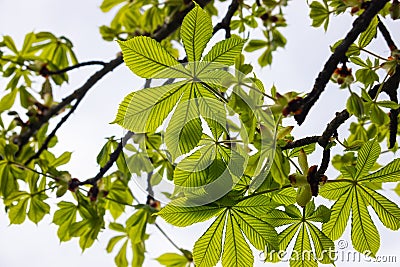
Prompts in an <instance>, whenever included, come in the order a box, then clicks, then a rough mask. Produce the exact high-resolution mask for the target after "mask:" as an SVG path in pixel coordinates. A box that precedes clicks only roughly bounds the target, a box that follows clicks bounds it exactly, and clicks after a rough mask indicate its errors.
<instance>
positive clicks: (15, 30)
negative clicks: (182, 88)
mask: <svg viewBox="0 0 400 267" xmlns="http://www.w3.org/2000/svg"><path fill="white" fill-rule="evenodd" d="M305 2H306V1H299V0H296V1H291V3H290V5H289V8H287V9H286V11H285V12H286V13H287V17H286V18H287V21H288V24H289V26H288V27H287V28H286V29H285V30H284V31H283V32H284V34H285V36H286V37H287V38H288V45H287V47H286V49H285V50H280V52H278V53H275V54H274V64H273V65H272V68H270V67H266V68H264V69H262V70H260V69H257V74H258V76H259V77H260V78H261V79H262V80H263V81H264V82H265V86H266V88H269V87H270V86H271V85H272V84H275V85H276V86H277V88H278V90H282V91H287V90H299V91H303V92H308V91H309V90H310V88H311V87H312V85H313V82H314V79H315V77H316V75H317V73H318V72H319V71H320V70H321V68H322V66H323V64H324V62H325V60H326V59H327V58H328V56H329V53H330V51H329V45H331V44H333V43H334V42H335V41H336V40H338V39H340V38H342V37H343V36H344V34H345V32H346V31H347V30H348V29H349V27H350V25H351V22H352V18H351V17H350V16H348V15H345V16H341V17H340V18H339V19H336V20H334V21H333V22H334V23H332V24H331V25H330V27H329V29H328V32H327V33H324V32H323V30H322V29H313V28H311V27H309V25H310V23H311V22H310V20H309V18H308V12H309V11H308V8H307V6H306V4H305ZM100 4H101V1H100V0H97V1H78V0H70V1H54V0H53V1H51V0H36V1H29V0H25V1H24V0H0V33H1V34H8V35H11V36H12V37H13V38H14V40H16V43H17V45H18V46H21V44H22V40H23V37H24V35H25V34H26V33H28V32H30V31H32V30H34V31H50V32H52V33H54V34H55V35H58V36H59V35H65V36H66V37H68V38H69V39H70V40H72V42H73V43H74V46H75V52H76V54H77V56H78V59H79V60H80V61H87V60H104V61H108V60H110V59H112V58H114V57H115V54H116V53H117V52H118V51H119V50H118V46H117V44H116V43H114V42H111V43H110V42H104V41H102V39H101V36H100V34H99V33H98V26H100V25H103V24H108V22H109V21H110V19H111V18H112V15H111V14H103V13H102V12H101V11H100V9H99V8H98V7H99V6H100ZM221 13H223V12H221ZM332 25H334V27H335V28H332ZM397 29H398V28H397ZM397 43H398V44H400V40H398V39H397ZM375 48H376V51H377V52H378V53H379V54H381V55H384V56H387V54H388V49H387V47H386V46H384V45H379V44H378V45H377V46H375ZM258 55H259V54H258ZM249 59H250V61H251V62H253V63H255V64H256V62H257V57H255V56H253V57H250V58H249ZM95 69H96V67H86V68H82V69H79V70H75V71H73V72H71V73H70V77H71V78H70V84H69V85H63V86H62V87H61V88H55V91H56V94H57V95H59V96H62V95H66V94H69V93H70V92H71V91H72V90H74V89H76V88H78V87H79V86H80V85H81V84H82V83H83V82H84V81H85V79H86V78H87V77H88V75H90V74H91V73H93V72H94V71H95ZM142 84H143V81H141V80H139V79H136V78H135V77H134V75H133V74H131V72H130V71H129V70H128V69H127V68H125V67H124V66H120V67H119V68H118V69H116V70H115V71H114V72H113V73H111V74H109V75H107V76H106V77H105V78H104V79H102V80H101V81H100V82H99V83H98V84H97V85H96V86H94V88H93V89H92V90H90V92H89V93H88V95H87V96H86V97H85V99H84V101H83V102H82V103H81V105H80V106H79V108H78V110H77V111H76V112H75V113H74V115H73V116H72V117H71V118H70V120H69V121H68V122H67V123H66V124H65V125H64V126H63V128H62V129H61V130H60V131H59V132H58V137H59V144H58V148H57V149H56V150H55V151H56V152H58V153H60V152H62V151H64V150H69V151H73V152H74V153H73V157H72V160H71V162H70V163H69V164H68V165H66V167H65V168H66V169H68V170H70V171H71V172H72V174H73V176H74V177H78V178H82V179H83V178H88V177H91V176H93V175H95V174H96V173H97V171H98V166H97V164H96V160H95V159H96V155H97V153H98V151H99V149H100V148H101V146H102V145H103V144H104V141H105V139H104V138H105V137H109V136H112V135H115V136H117V137H120V136H121V135H122V134H123V131H122V129H121V128H120V127H118V126H115V125H110V124H109V122H111V121H112V120H113V119H114V116H115V113H116V111H117V107H118V104H119V103H120V101H121V100H122V99H123V97H124V96H125V95H126V94H128V93H129V92H130V91H132V90H137V89H140V87H141V86H142ZM39 86H40V85H38V87H39ZM347 96H348V92H347V91H345V90H339V89H337V87H336V86H332V85H330V86H328V88H327V90H326V91H325V92H324V93H323V94H322V96H321V98H320V100H319V102H318V103H317V104H316V105H315V106H314V107H313V109H312V110H311V112H310V114H309V116H308V118H307V120H306V122H305V123H304V125H303V126H302V127H301V128H300V129H298V130H296V131H295V133H296V134H298V137H301V136H305V135H307V134H308V135H310V134H320V133H322V131H323V129H324V128H325V126H326V123H327V122H328V121H329V120H330V119H331V118H333V116H334V114H335V112H336V111H339V110H342V109H343V108H344V107H345V99H346V97H347ZM292 125H295V124H294V123H292ZM53 126H54V124H53ZM343 129H344V130H346V126H345V127H343ZM385 158H386V159H387V160H391V159H392V158H393V155H385ZM311 162H312V164H319V163H320V153H316V154H315V156H314V157H312V158H311ZM328 174H330V175H331V177H334V176H335V172H333V171H332V170H329V172H328ZM137 194H138V193H137ZM384 194H385V195H386V196H389V197H390V198H392V199H394V200H395V201H396V203H399V202H400V201H399V197H398V196H397V195H395V194H394V193H393V192H391V190H387V191H386V192H384ZM57 201H58V200H55V199H54V200H53V199H51V200H50V201H49V203H56V202H57ZM373 219H374V220H375V221H376V220H377V218H376V216H375V217H373ZM158 221H159V222H161V224H162V225H163V228H164V230H165V231H166V232H167V233H170V236H171V237H172V238H173V239H174V241H176V243H177V244H178V245H179V246H181V247H183V248H186V249H189V250H191V248H192V245H193V242H194V241H195V240H196V239H197V238H198V237H199V236H200V235H201V234H202V233H203V231H204V230H205V228H204V227H205V225H207V223H205V224H201V225H198V226H195V227H190V228H184V229H178V228H175V227H172V226H170V225H165V224H163V223H162V220H161V219H158ZM8 223H9V222H8V219H7V217H6V215H5V213H4V212H2V213H1V219H0V233H1V235H0V266H1V267H19V266H26V265H29V266H32V267H36V266H43V267H50V266H58V267H64V266H113V265H114V255H112V254H111V255H110V254H107V253H106V251H105V247H106V245H107V242H108V240H109V238H110V237H111V236H113V235H114V234H115V233H114V232H112V231H109V230H106V231H104V232H103V233H102V234H100V235H99V242H96V243H95V244H94V246H93V247H92V248H89V249H87V251H85V253H83V254H82V253H81V251H80V249H79V246H78V242H77V241H78V240H77V239H74V240H72V241H70V242H67V243H62V244H59V240H58V238H57V235H56V229H57V228H56V227H55V226H54V225H52V224H51V217H50V216H46V218H45V220H44V221H42V222H40V223H39V225H38V226H36V225H34V224H33V223H31V222H29V221H26V222H25V223H24V224H23V225H21V226H15V225H12V226H8ZM377 225H378V226H379V227H378V229H379V231H380V233H381V249H380V251H379V255H395V256H397V262H400V253H399V252H398V251H399V248H400V245H399V241H398V240H399V237H400V234H399V232H396V233H395V232H392V231H390V230H387V229H385V228H384V227H382V225H381V224H380V223H379V222H378V223H377ZM348 230H349V229H347V231H346V233H345V236H344V237H345V238H344V239H346V240H347V241H349V243H351V242H350V233H349V231H348ZM148 232H149V233H150V234H151V237H150V240H149V241H148V242H147V250H148V253H147V255H146V256H147V260H146V262H145V266H158V265H157V262H155V261H153V260H152V259H154V258H156V257H158V256H159V255H161V254H162V253H163V252H177V251H176V250H174V248H173V247H172V246H171V245H170V244H169V243H168V242H167V241H166V240H165V238H164V237H163V236H161V235H160V234H159V233H158V232H157V230H155V229H154V228H153V227H149V229H148ZM348 251H351V249H350V248H349V249H348ZM255 263H256V264H255V265H256V266H263V264H261V263H260V262H258V261H257V258H255ZM365 264H367V266H378V265H377V264H373V263H365V262H362V263H359V264H354V263H343V264H342V263H341V262H337V266H362V265H365ZM397 265H398V263H397V264H390V263H385V264H384V265H383V266H387V267H389V266H397ZM274 266H287V264H283V263H281V264H275V265H274Z"/></svg>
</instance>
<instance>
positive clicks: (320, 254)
mask: <svg viewBox="0 0 400 267" xmlns="http://www.w3.org/2000/svg"><path fill="white" fill-rule="evenodd" d="M307 228H308V231H309V233H310V236H311V238H312V241H313V244H314V251H315V256H316V257H317V259H318V261H319V262H321V263H323V264H334V259H335V258H334V255H335V254H333V253H329V252H334V251H335V244H334V243H333V241H332V240H330V239H329V238H328V237H327V236H326V235H325V234H324V233H323V232H321V231H320V230H319V229H318V228H317V227H316V226H315V225H313V224H311V223H307ZM327 252H328V253H327Z"/></svg>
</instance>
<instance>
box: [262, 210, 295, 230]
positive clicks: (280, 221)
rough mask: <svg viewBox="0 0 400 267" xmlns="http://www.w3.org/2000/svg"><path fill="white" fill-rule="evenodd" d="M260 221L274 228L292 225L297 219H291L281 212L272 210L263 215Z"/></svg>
mask: <svg viewBox="0 0 400 267" xmlns="http://www.w3.org/2000/svg"><path fill="white" fill-rule="evenodd" d="M262 219H263V220H265V221H267V222H268V223H269V224H271V225H272V226H274V227H279V226H283V225H287V224H293V223H296V222H298V221H299V218H293V217H291V216H289V215H288V214H287V213H286V212H284V211H282V210H272V211H271V212H269V213H268V214H266V215H264V216H263V217H262Z"/></svg>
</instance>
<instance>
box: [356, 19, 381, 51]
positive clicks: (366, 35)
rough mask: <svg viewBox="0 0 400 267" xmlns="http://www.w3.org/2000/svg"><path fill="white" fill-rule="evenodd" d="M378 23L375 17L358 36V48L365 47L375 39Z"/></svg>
mask: <svg viewBox="0 0 400 267" xmlns="http://www.w3.org/2000/svg"><path fill="white" fill-rule="evenodd" d="M378 23H379V20H378V17H376V16H375V17H374V18H373V20H372V21H371V23H370V24H369V26H368V28H367V29H366V30H365V31H364V32H363V33H361V34H360V38H359V39H358V46H359V47H360V48H364V47H366V46H367V45H368V44H369V43H370V42H371V41H372V39H373V38H375V37H376V28H377V26H378Z"/></svg>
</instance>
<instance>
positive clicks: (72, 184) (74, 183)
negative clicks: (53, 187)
mask: <svg viewBox="0 0 400 267" xmlns="http://www.w3.org/2000/svg"><path fill="white" fill-rule="evenodd" d="M79 184H80V181H79V180H78V179H77V178H72V179H71V180H70V181H68V190H69V191H72V192H76V190H77V189H78V187H79Z"/></svg>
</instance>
